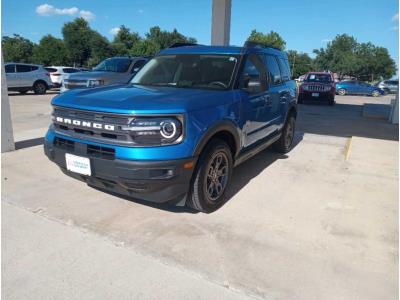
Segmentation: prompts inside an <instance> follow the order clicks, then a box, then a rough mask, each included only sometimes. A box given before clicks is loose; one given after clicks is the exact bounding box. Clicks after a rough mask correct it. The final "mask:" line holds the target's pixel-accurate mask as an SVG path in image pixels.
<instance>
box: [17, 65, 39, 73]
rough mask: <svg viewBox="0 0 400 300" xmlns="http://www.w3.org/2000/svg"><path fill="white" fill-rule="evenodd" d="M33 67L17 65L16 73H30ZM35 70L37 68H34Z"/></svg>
mask: <svg viewBox="0 0 400 300" xmlns="http://www.w3.org/2000/svg"><path fill="white" fill-rule="evenodd" d="M32 68H33V66H29V65H17V73H26V72H31V71H32ZM35 68H36V69H35V70H37V67H35Z"/></svg>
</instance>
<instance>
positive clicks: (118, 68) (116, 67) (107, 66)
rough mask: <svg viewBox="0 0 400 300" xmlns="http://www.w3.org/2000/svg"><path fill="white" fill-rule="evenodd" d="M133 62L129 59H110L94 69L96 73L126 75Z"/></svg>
mask: <svg viewBox="0 0 400 300" xmlns="http://www.w3.org/2000/svg"><path fill="white" fill-rule="evenodd" d="M130 64H131V60H130V59H129V58H124V57H121V58H108V59H106V60H103V61H102V62H101V63H100V64H98V65H97V66H96V67H94V68H93V70H94V71H107V72H118V73H124V72H126V71H128V69H129V66H130Z"/></svg>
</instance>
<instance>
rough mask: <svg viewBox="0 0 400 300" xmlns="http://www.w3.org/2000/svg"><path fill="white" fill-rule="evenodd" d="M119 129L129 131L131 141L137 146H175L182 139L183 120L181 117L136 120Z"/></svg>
mask: <svg viewBox="0 0 400 300" xmlns="http://www.w3.org/2000/svg"><path fill="white" fill-rule="evenodd" d="M121 129H122V130H126V131H129V132H130V135H131V136H132V139H133V140H134V141H135V143H136V144H138V145H142V146H157V145H159V146H160V145H171V144H177V143H179V142H181V141H182V139H183V118H182V117H181V116H179V117H154V118H136V119H134V120H133V121H132V122H131V123H130V124H129V125H128V126H123V127H122V128H121Z"/></svg>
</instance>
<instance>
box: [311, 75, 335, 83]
mask: <svg viewBox="0 0 400 300" xmlns="http://www.w3.org/2000/svg"><path fill="white" fill-rule="evenodd" d="M306 81H307V82H332V81H333V80H332V76H331V75H330V74H315V73H311V74H308V76H307V78H306Z"/></svg>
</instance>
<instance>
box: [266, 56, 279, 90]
mask: <svg viewBox="0 0 400 300" xmlns="http://www.w3.org/2000/svg"><path fill="white" fill-rule="evenodd" d="M265 59H266V64H267V68H268V73H269V78H270V83H271V84H272V85H277V84H280V83H282V77H281V70H280V69H279V65H278V61H277V60H276V58H275V57H274V56H272V55H265Z"/></svg>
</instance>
